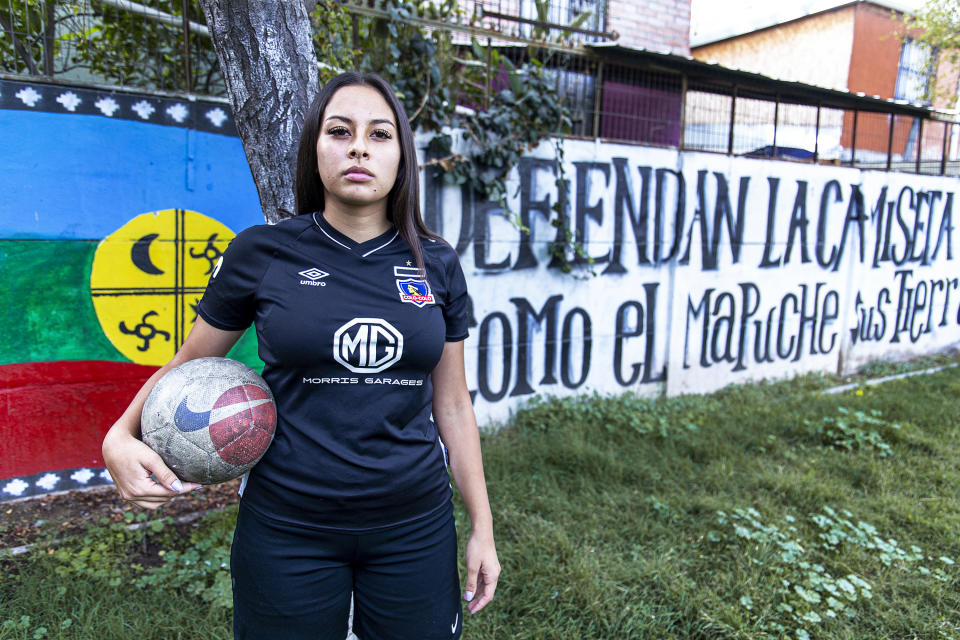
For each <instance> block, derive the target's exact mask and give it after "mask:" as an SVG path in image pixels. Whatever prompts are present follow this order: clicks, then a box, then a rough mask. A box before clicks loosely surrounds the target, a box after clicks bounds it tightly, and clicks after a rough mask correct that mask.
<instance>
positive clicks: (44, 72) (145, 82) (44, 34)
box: [0, 0, 960, 175]
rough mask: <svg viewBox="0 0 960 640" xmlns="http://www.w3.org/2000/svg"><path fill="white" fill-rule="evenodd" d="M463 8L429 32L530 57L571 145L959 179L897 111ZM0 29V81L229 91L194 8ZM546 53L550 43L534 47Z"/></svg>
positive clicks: (24, 21) (572, 16)
mask: <svg viewBox="0 0 960 640" xmlns="http://www.w3.org/2000/svg"><path fill="white" fill-rule="evenodd" d="M337 1H338V2H340V4H341V5H342V6H344V7H346V8H348V9H351V7H353V5H354V4H357V5H358V6H359V5H360V4H362V5H363V11H361V10H360V9H357V11H358V12H359V13H360V14H362V15H356V17H355V19H360V20H370V19H372V18H371V17H370V15H371V14H370V12H371V11H372V12H373V13H374V15H375V14H376V11H377V6H378V3H381V4H382V2H383V0H337ZM458 8H459V12H458V13H457V14H456V18H455V20H453V21H448V22H447V23H444V24H440V25H434V27H433V28H442V29H449V30H451V31H452V33H453V34H454V36H453V37H452V41H453V43H454V45H455V46H464V47H466V46H469V43H470V40H471V38H475V37H477V36H476V34H477V33H478V32H477V31H476V29H482V30H483V33H485V34H486V38H484V39H483V42H482V44H489V45H491V46H497V44H498V42H499V44H501V45H503V46H502V49H501V50H502V52H504V53H505V54H506V55H508V56H509V57H510V58H511V59H512V60H513V62H514V63H515V64H517V65H518V66H520V65H522V64H523V63H524V62H526V61H528V60H529V58H530V55H531V52H533V51H535V52H536V55H537V56H538V57H539V61H540V62H542V63H544V65H545V69H546V71H547V74H548V76H549V77H550V78H552V80H553V81H554V83H555V86H556V88H557V90H558V92H559V93H560V95H561V96H563V99H564V101H565V102H566V104H567V106H568V107H569V109H570V111H571V114H572V116H573V128H572V132H571V133H572V135H574V136H578V137H587V138H600V139H605V140H611V141H618V142H629V143H637V144H644V145H654V146H663V147H672V148H680V149H688V150H696V151H706V152H716V153H723V154H730V155H747V156H754V157H777V158H789V159H792V160H796V161H802V162H811V163H830V164H836V165H844V166H854V167H861V168H867V169H879V170H893V171H906V172H913V173H924V174H939V175H958V174H960V123H958V122H957V121H947V120H936V119H931V118H929V117H920V116H908V115H904V114H902V113H898V112H896V109H893V108H891V109H890V111H889V112H883V107H882V105H881V106H878V105H877V104H876V103H874V104H871V105H869V106H868V108H865V109H860V108H837V107H835V106H829V105H827V106H824V105H822V104H818V103H817V101H815V100H809V101H808V102H806V103H804V102H803V101H802V100H796V99H795V100H781V99H780V98H779V96H778V95H777V94H776V93H775V92H774V91H770V92H769V93H768V94H763V95H761V94H758V93H757V92H755V91H754V92H752V93H749V94H747V95H741V94H738V92H737V90H736V89H735V88H734V89H733V90H731V89H730V87H729V86H725V85H721V84H720V83H718V82H715V81H712V80H711V79H710V78H709V77H708V76H704V75H703V74H697V75H696V76H688V75H687V74H685V73H684V72H683V71H677V70H670V69H669V68H665V67H664V65H662V64H659V65H649V64H646V65H644V64H641V63H639V62H638V63H636V64H634V63H630V62H629V61H623V60H617V61H612V60H610V59H608V58H606V57H604V56H603V55H601V53H600V52H598V50H597V49H596V48H591V46H590V45H591V44H592V43H598V42H605V41H609V38H608V37H607V35H608V34H605V33H604V32H603V27H604V20H605V16H606V11H607V7H606V0H552V1H550V2H547V1H546V0H461V1H460V3H459V4H458ZM351 10H352V9H351ZM364 12H366V13H364ZM571 24H574V25H575V29H573V30H571V29H570V28H569V27H570V25H571ZM564 26H565V27H566V29H564V28H563V27H564ZM0 28H2V29H3V32H2V35H0V70H2V72H3V73H6V74H10V75H20V76H22V75H28V76H44V77H47V78H55V79H60V80H63V81H69V82H79V83H98V84H102V83H109V84H119V85H126V86H131V87H141V88H148V89H154V90H160V91H167V92H177V93H183V92H186V93H198V94H205V95H215V96H222V95H224V93H225V87H224V82H223V78H222V76H221V74H220V71H219V69H218V68H217V62H216V56H215V54H214V52H213V49H212V45H211V43H210V39H209V33H208V31H207V29H206V27H205V26H204V25H203V16H202V12H200V10H199V7H198V6H197V2H196V0H142V2H131V1H129V0H78V1H75V2H69V1H66V0H0ZM471 29H472V31H471ZM497 34H499V35H500V36H502V39H501V40H498V39H497V38H496V36H497ZM525 40H526V41H528V44H531V43H534V41H535V44H536V45H537V46H536V48H533V47H528V46H523V44H522V43H523V42H524V41H525ZM129 42H135V43H137V46H135V47H131V46H129V45H128V44H127V43H129ZM508 42H509V43H510V45H509V46H507V43H508ZM544 42H548V43H550V44H551V46H549V47H542V46H540V45H542V44H543V43H544ZM518 43H519V45H518ZM677 58H679V57H677ZM681 62H682V60H681ZM667 66H669V65H667ZM496 75H497V74H495V73H491V74H488V79H489V82H491V83H495V82H497V80H496ZM496 88H497V87H494V89H496ZM878 109H879V110H878Z"/></svg>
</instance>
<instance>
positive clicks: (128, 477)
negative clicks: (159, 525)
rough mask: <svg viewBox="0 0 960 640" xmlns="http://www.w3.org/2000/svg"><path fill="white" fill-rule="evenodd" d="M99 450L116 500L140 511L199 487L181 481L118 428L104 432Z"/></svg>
mask: <svg viewBox="0 0 960 640" xmlns="http://www.w3.org/2000/svg"><path fill="white" fill-rule="evenodd" d="M102 451H103V461H104V462H105V463H106V466H107V470H108V471H109V472H110V477H111V478H113V482H114V483H115V484H116V486H117V491H118V492H119V493H120V497H121V498H123V499H124V500H126V501H128V502H132V503H133V504H135V505H138V506H140V507H143V508H144V509H156V508H158V507H162V506H163V505H164V504H166V503H167V502H169V501H170V499H171V498H173V497H175V496H177V495H179V494H181V493H184V492H186V491H193V490H194V489H196V488H197V487H199V486H200V485H199V484H197V483H195V482H181V481H180V479H179V478H177V476H176V474H175V473H174V472H173V471H171V470H170V468H169V467H168V466H167V465H166V464H164V462H163V459H162V458H161V457H160V456H159V455H157V453H156V452H155V451H154V450H153V449H151V448H150V447H148V446H147V445H146V444H144V443H143V442H142V441H141V440H139V439H137V438H136V437H135V436H133V435H131V434H130V432H129V430H128V429H126V428H123V427H121V426H119V425H114V428H112V429H110V431H109V432H107V435H106V437H105V438H104V439H103V448H102Z"/></svg>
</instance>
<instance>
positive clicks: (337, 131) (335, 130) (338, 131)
mask: <svg viewBox="0 0 960 640" xmlns="http://www.w3.org/2000/svg"><path fill="white" fill-rule="evenodd" d="M327 133H328V134H330V135H332V136H346V135H350V132H349V131H347V128H346V127H330V128H329V129H327Z"/></svg>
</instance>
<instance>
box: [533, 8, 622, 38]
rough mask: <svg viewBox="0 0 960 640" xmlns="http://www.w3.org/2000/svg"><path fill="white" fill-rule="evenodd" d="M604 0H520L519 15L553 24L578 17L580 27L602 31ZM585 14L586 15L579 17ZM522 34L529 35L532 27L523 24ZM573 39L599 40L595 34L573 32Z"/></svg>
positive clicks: (566, 22) (570, 20) (604, 12)
mask: <svg viewBox="0 0 960 640" xmlns="http://www.w3.org/2000/svg"><path fill="white" fill-rule="evenodd" d="M606 4H607V2H606V0H559V1H557V0H554V1H553V2H545V1H544V0H520V16H521V17H523V18H526V19H527V20H537V21H542V22H551V23H553V24H565V25H569V24H573V23H574V21H577V20H578V19H579V23H578V24H577V26H578V27H579V28H581V29H590V30H592V31H602V30H603V28H604V22H605V20H604V18H605V17H606ZM583 14H587V15H586V17H581V16H583ZM522 31H523V35H524V36H526V37H528V38H529V37H531V36H532V35H533V31H534V29H533V27H532V26H531V25H524V27H523V29H522ZM573 38H574V39H575V40H580V41H581V42H583V41H586V42H592V41H596V40H601V38H599V37H597V36H587V35H584V34H573Z"/></svg>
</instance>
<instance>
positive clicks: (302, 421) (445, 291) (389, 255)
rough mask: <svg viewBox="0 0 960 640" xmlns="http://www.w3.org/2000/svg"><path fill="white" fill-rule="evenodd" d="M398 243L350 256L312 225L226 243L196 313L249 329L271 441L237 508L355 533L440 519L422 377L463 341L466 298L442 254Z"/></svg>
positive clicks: (442, 476)
mask: <svg viewBox="0 0 960 640" xmlns="http://www.w3.org/2000/svg"><path fill="white" fill-rule="evenodd" d="M423 250H424V260H425V263H426V270H427V274H426V275H427V277H426V278H424V277H423V274H422V273H421V272H419V270H418V269H417V268H416V265H415V263H414V258H413V253H412V252H411V250H410V247H409V246H408V245H407V243H406V242H405V241H404V240H403V238H402V237H400V235H399V234H398V232H397V231H396V230H395V229H393V228H391V229H390V230H389V231H388V232H387V233H385V234H383V235H381V236H379V237H377V238H373V239H372V240H369V241H367V242H363V243H357V242H355V241H353V240H351V239H350V238H348V237H347V236H345V235H343V234H342V233H340V232H339V231H337V230H336V229H334V228H333V227H332V226H331V225H330V224H329V223H328V222H327V221H326V220H325V219H324V218H323V216H322V215H320V214H313V215H302V216H297V217H295V218H291V219H288V220H284V221H282V222H280V223H278V224H276V225H272V226H268V225H259V226H255V227H251V228H250V229H247V230H245V231H243V232H241V233H240V234H239V235H237V237H236V238H234V240H233V242H231V244H230V246H229V248H228V249H227V250H226V252H225V253H224V255H223V258H222V261H221V263H220V264H219V265H218V267H217V268H216V270H215V271H214V273H213V276H212V277H211V279H210V284H209V285H208V287H207V290H206V292H205V293H204V295H203V299H202V300H201V301H200V304H199V314H200V316H201V317H203V319H204V320H206V321H207V322H208V323H209V324H211V325H212V326H214V327H217V328H220V329H225V330H239V329H245V328H246V327H248V326H249V325H250V323H251V322H253V323H254V324H255V326H256V330H257V338H258V341H259V350H260V351H259V353H260V357H261V358H262V359H263V361H264V363H265V366H264V369H263V377H264V379H265V380H266V382H267V384H268V385H270V388H271V390H272V391H273V394H274V396H275V398H276V401H277V417H278V423H277V430H276V435H275V437H274V440H273V443H272V444H271V445H270V448H269V449H268V450H267V453H266V454H265V455H264V457H263V458H262V459H261V460H260V462H259V463H258V464H257V466H256V467H254V469H253V470H252V471H251V473H250V477H249V479H248V482H247V485H246V488H245V490H244V495H243V500H244V502H245V503H246V504H248V505H249V506H251V507H252V508H254V509H255V510H257V511H259V512H261V513H263V514H265V515H268V516H272V517H274V518H280V519H282V520H285V521H288V522H296V523H300V524H303V525H306V526H313V527H321V528H328V529H336V530H344V531H362V530H369V529H375V528H378V527H383V526H389V525H393V524H399V523H402V522H407V521H410V520H413V519H416V518H418V517H422V516H425V515H428V514H430V513H432V512H434V511H435V510H438V509H441V508H443V507H444V506H445V505H446V504H447V503H448V502H449V500H450V483H449V478H448V475H447V472H446V467H445V465H444V461H443V454H442V451H441V448H440V444H439V438H438V435H437V428H436V425H435V424H434V423H433V421H432V420H431V405H432V397H433V389H432V385H431V382H430V377H429V374H430V372H431V371H432V370H433V368H434V367H435V366H436V364H437V363H438V362H439V360H440V355H441V353H442V351H443V347H444V343H445V342H446V341H458V340H463V339H465V338H466V337H467V323H468V317H467V311H466V309H467V289H466V281H465V280H464V277H463V272H462V270H461V269H460V264H459V262H458V260H457V256H456V253H455V252H454V251H453V249H451V248H450V246H449V245H447V244H445V243H443V242H439V241H436V242H435V241H430V240H425V241H424V242H423Z"/></svg>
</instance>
